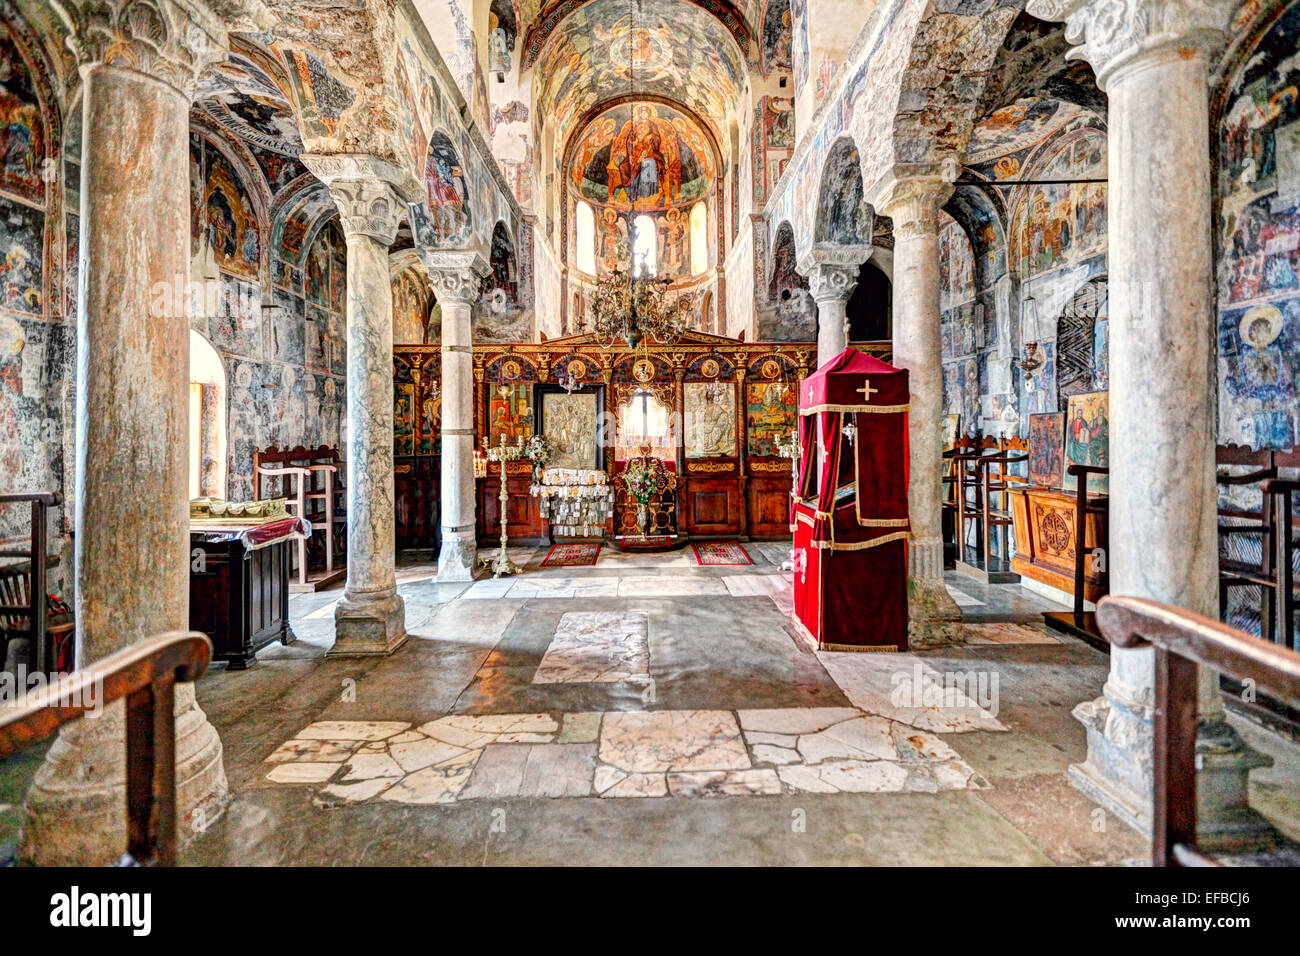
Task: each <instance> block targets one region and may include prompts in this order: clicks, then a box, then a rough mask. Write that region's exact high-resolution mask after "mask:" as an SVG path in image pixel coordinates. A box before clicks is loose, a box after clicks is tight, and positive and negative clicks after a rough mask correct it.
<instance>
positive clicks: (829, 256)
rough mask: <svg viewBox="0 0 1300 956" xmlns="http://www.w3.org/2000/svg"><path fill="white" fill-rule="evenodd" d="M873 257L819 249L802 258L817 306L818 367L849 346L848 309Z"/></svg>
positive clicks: (867, 250)
mask: <svg viewBox="0 0 1300 956" xmlns="http://www.w3.org/2000/svg"><path fill="white" fill-rule="evenodd" d="M870 256H871V247H870V246H868V247H866V248H865V249H863V248H859V247H852V248H842V249H834V250H830V249H815V250H813V251H812V252H810V253H808V254H807V255H806V256H802V257H800V260H799V262H798V269H799V271H800V272H801V273H803V274H804V275H806V276H808V286H809V291H810V292H812V297H813V301H814V302H816V303H817V366H818V368H820V367H821V366H823V365H825V364H826V363H827V362H829V361H830V360H831V359H833V358H835V356H837V355H839V354H840V353H841V352H843V351H844V349H845V348H846V347H847V346H848V344H849V320H848V316H847V315H846V314H845V308H846V307H847V306H848V304H849V299H850V298H851V297H852V295H853V290H854V289H856V288H857V287H858V270H859V269H861V268H862V263H864V262H866V261H867V259H868V258H869V257H870Z"/></svg>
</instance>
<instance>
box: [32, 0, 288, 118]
mask: <svg viewBox="0 0 1300 956" xmlns="http://www.w3.org/2000/svg"><path fill="white" fill-rule="evenodd" d="M50 2H51V3H52V4H53V6H54V9H55V12H56V13H57V14H58V15H59V17H60V18H61V19H62V20H63V22H64V24H65V26H66V27H67V29H68V39H67V46H68V49H69V50H70V51H71V52H72V54H73V56H74V57H76V59H77V63H78V65H79V66H80V67H81V68H82V69H88V68H90V67H94V66H99V65H109V66H117V67H123V68H126V69H130V70H135V71H136V72H138V73H144V74H145V75H147V76H151V77H153V78H154V79H156V80H160V81H161V82H163V83H166V84H168V85H169V86H171V87H173V88H175V89H176V90H177V91H178V92H180V93H181V95H182V96H184V97H186V98H187V99H189V100H191V101H192V100H193V99H194V96H195V94H196V92H197V91H198V84H199V76H200V74H202V73H203V71H204V70H206V69H207V68H208V67H210V66H212V65H213V64H215V63H219V62H221V61H222V60H223V59H225V57H226V54H227V52H228V51H227V50H226V31H227V29H228V27H229V23H230V22H231V21H233V22H234V23H235V24H236V25H240V26H245V27H258V26H261V27H264V26H267V25H269V24H270V23H271V22H272V18H270V16H269V14H268V13H267V10H266V8H265V6H263V4H262V3H261V0H217V2H216V3H213V2H206V0H50Z"/></svg>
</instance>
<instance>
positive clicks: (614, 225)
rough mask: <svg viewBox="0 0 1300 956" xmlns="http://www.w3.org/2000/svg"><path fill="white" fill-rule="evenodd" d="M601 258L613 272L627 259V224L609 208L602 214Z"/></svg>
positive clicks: (602, 211)
mask: <svg viewBox="0 0 1300 956" xmlns="http://www.w3.org/2000/svg"><path fill="white" fill-rule="evenodd" d="M600 257H601V259H602V260H604V263H605V268H606V269H607V270H609V271H611V272H612V271H614V270H615V269H617V268H618V267H619V263H620V262H622V261H623V259H625V258H626V257H627V223H626V222H624V221H623V217H622V216H620V215H619V214H618V212H617V211H615V210H613V209H610V208H609V207H606V208H604V209H602V210H601V213H600Z"/></svg>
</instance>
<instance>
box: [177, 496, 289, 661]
mask: <svg viewBox="0 0 1300 956" xmlns="http://www.w3.org/2000/svg"><path fill="white" fill-rule="evenodd" d="M305 528H306V523H305V522H304V521H303V520H302V519H301V518H297V517H293V516H290V517H284V516H281V517H279V518H273V519H270V520H269V521H262V522H256V523H254V522H248V523H241V524H233V523H228V524H221V523H218V522H217V521H216V519H212V520H202V521H200V520H195V521H192V522H191V524H190V549H191V550H190V627H191V628H192V629H193V630H196V631H202V632H203V633H205V634H207V635H208V637H209V638H211V640H212V647H213V654H212V657H213V660H218V661H226V663H227V666H228V667H229V669H230V670H244V669H246V668H248V667H251V666H252V665H253V664H255V663H256V662H257V652H258V651H259V650H261V649H262V648H263V647H265V646H266V645H267V644H270V643H271V642H272V641H279V642H280V643H281V644H285V645H288V644H292V643H293V642H294V640H295V637H294V634H293V631H292V629H290V627H289V546H290V543H291V542H294V541H297V540H298V539H299V538H300V537H302V535H303V534H305V533H307V532H306V531H305V530H304V529H305Z"/></svg>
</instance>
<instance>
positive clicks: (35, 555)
mask: <svg viewBox="0 0 1300 956" xmlns="http://www.w3.org/2000/svg"><path fill="white" fill-rule="evenodd" d="M22 503H30V504H31V506H32V532H31V547H30V548H28V549H27V550H26V551H12V550H0V559H7V558H25V559H27V560H28V561H29V562H30V565H29V569H28V572H27V575H26V577H27V580H26V581H24V582H23V585H24V586H25V589H26V594H25V595H24V594H23V590H24V588H23V587H5V588H3V590H0V621H2V622H3V623H5V624H13V623H14V622H15V621H18V620H25V621H26V622H27V625H26V628H17V627H14V628H10V632H11V634H13V635H18V634H26V635H27V636H28V637H29V639H30V640H31V647H30V649H29V652H28V653H29V656H30V661H31V667H32V668H33V669H36V670H41V671H43V672H45V673H46V674H51V673H53V672H54V671H55V670H56V669H57V667H56V664H57V661H56V660H55V653H54V642H53V641H52V640H50V635H49V621H48V619H47V617H46V607H45V602H46V591H45V586H46V582H47V580H48V578H49V575H48V572H49V556H48V555H47V553H46V551H47V547H48V538H49V516H48V515H47V514H46V511H47V510H48V509H50V508H54V507H57V506H58V505H60V504H62V503H63V497H62V496H61V495H60V494H59V493H58V492H54V491H38V492H27V493H18V494H0V505H10V504H22ZM19 577H21V575H19V576H16V577H15V581H16V580H18V578H19ZM5 594H9V595H10V598H11V600H14V602H15V603H11V604H5V603H2V602H3V600H4V597H5ZM24 596H25V598H26V600H25V601H23V602H22V603H17V602H18V601H19V600H21V599H22V598H23V597H24ZM3 667H4V654H3V647H0V668H3Z"/></svg>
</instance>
